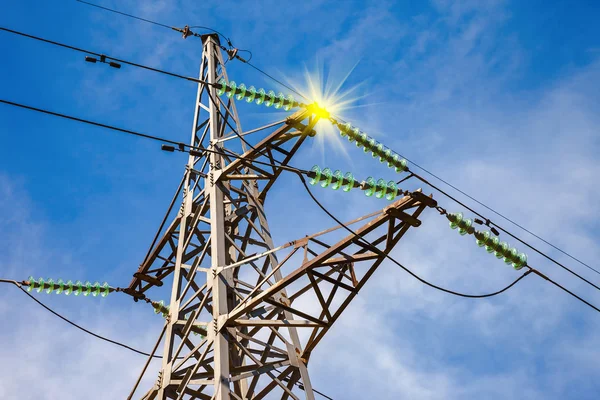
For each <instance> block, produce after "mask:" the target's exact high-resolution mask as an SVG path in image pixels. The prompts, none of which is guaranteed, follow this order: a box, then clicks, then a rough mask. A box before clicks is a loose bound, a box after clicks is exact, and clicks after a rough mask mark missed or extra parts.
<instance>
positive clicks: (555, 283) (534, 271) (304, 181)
mask: <svg viewBox="0 0 600 400" xmlns="http://www.w3.org/2000/svg"><path fill="white" fill-rule="evenodd" d="M297 175H298V177H299V178H300V180H301V181H302V184H303V185H304V188H305V189H306V191H307V192H308V194H309V195H310V197H311V199H312V200H313V201H314V202H315V204H317V206H318V207H319V208H320V209H321V210H322V211H323V212H325V213H326V214H327V215H328V216H329V217H330V218H331V219H333V220H334V221H335V222H336V223H337V224H339V225H341V226H342V227H343V228H344V229H346V230H347V231H348V232H350V233H351V234H352V235H354V236H355V237H356V239H357V241H362V242H363V244H366V245H367V246H368V247H369V248H370V249H371V251H373V252H375V253H377V254H379V255H383V256H385V257H386V258H387V259H388V260H390V261H392V262H393V263H394V264H396V265H398V266H399V267H400V268H402V269H404V270H405V271H406V272H408V273H409V274H410V275H412V276H413V277H414V278H416V279H417V280H419V281H420V282H422V283H424V284H425V285H427V286H430V287H432V288H434V289H437V290H441V291H443V292H446V293H449V294H453V295H456V296H460V297H468V298H485V297H493V296H496V295H498V294H501V293H503V292H505V291H506V290H508V289H510V288H511V287H513V286H514V285H515V284H517V283H518V282H519V281H520V280H521V279H523V278H525V277H526V276H527V275H529V274H530V273H532V272H533V273H535V274H536V275H538V276H540V277H542V278H543V279H545V280H547V281H548V282H550V283H552V284H553V285H555V286H557V287H558V288H560V289H562V290H564V291H565V292H567V293H569V294H570V295H571V296H573V297H575V298H576V299H577V300H579V301H581V302H582V303H584V304H586V305H588V306H589V307H591V308H593V309H594V310H596V311H598V312H600V309H599V308H598V307H596V306H594V305H592V304H591V303H589V302H588V301H586V300H584V299H582V298H581V297H580V296H578V295H576V294H575V293H573V292H571V291H570V290H568V289H567V288H565V287H564V286H562V285H560V284H559V283H557V282H555V281H554V280H552V279H550V278H548V277H547V276H546V275H544V274H543V273H541V272H539V271H538V270H536V269H534V268H531V267H530V266H528V265H527V266H526V268H528V270H527V271H526V272H525V273H523V274H522V275H521V276H520V277H519V278H517V279H516V280H515V281H513V282H512V283H511V284H510V285H508V286H507V287H505V288H503V289H501V290H498V291H497V292H494V293H489V294H485V295H468V294H464V293H458V292H454V291H452V290H448V289H444V288H442V287H439V286H437V285H434V284H432V283H430V282H427V281H426V280H424V279H422V278H420V277H419V276H417V275H416V274H414V273H413V272H412V271H410V270H409V269H408V268H406V267H405V266H403V265H402V264H400V263H399V262H398V261H397V260H395V259H394V258H393V257H391V256H389V255H388V254H386V253H384V252H382V251H381V250H379V249H378V248H377V247H375V246H374V245H373V244H372V243H370V242H368V241H367V240H365V239H364V238H362V237H361V236H360V235H358V234H357V233H356V232H354V231H353V230H352V229H350V228H349V227H348V226H346V225H345V224H344V223H342V222H341V221H340V220H339V219H337V218H336V217H335V216H334V215H333V214H332V213H331V212H330V211H329V210H327V208H326V207H325V206H323V205H322V204H321V202H319V201H318V200H317V198H316V197H315V196H314V195H313V193H312V192H311V190H310V188H309V187H308V185H307V184H306V180H305V179H304V177H303V176H302V175H301V174H297Z"/></svg>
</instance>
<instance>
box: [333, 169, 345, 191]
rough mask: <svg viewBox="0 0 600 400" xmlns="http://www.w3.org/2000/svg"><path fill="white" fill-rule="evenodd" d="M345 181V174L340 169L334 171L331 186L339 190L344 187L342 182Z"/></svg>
mask: <svg viewBox="0 0 600 400" xmlns="http://www.w3.org/2000/svg"><path fill="white" fill-rule="evenodd" d="M343 181H344V174H342V171H340V170H339V169H338V170H337V171H335V172H334V173H333V178H332V179H331V188H332V189H333V190H338V189H339V188H341V187H342V182H343Z"/></svg>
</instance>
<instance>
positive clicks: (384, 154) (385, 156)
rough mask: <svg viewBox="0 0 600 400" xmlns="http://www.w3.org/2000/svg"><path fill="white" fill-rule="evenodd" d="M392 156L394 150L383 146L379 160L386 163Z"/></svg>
mask: <svg viewBox="0 0 600 400" xmlns="http://www.w3.org/2000/svg"><path fill="white" fill-rule="evenodd" d="M391 158H392V150H391V149H388V148H387V147H385V146H383V149H382V151H381V155H380V156H379V161H381V162H382V163H385V162H389V160H390V159H391Z"/></svg>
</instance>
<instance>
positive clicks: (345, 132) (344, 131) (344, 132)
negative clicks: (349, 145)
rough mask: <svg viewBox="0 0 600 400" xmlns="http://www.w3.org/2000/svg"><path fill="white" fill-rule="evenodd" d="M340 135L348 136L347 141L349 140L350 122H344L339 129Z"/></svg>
mask: <svg viewBox="0 0 600 400" xmlns="http://www.w3.org/2000/svg"><path fill="white" fill-rule="evenodd" d="M340 135H342V137H344V136H348V140H350V138H351V137H352V124H351V123H350V122H346V123H345V124H344V125H342V126H341V127H340Z"/></svg>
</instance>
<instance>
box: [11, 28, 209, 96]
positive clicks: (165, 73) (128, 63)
mask: <svg viewBox="0 0 600 400" xmlns="http://www.w3.org/2000/svg"><path fill="white" fill-rule="evenodd" d="M0 31H4V32H8V33H12V34H15V35H19V36H23V37H26V38H29V39H34V40H38V41H40V42H44V43H48V44H52V45H55V46H59V47H63V48H65V49H70V50H74V51H78V52H80V53H84V54H92V55H95V56H97V57H105V58H106V59H108V60H114V61H116V62H118V63H122V64H126V65H131V66H132V67H137V68H142V69H145V70H148V71H152V72H158V73H160V74H164V75H169V76H172V77H175V78H181V79H185V80H187V81H191V82H195V83H203V84H205V85H208V84H209V83H208V82H205V81H202V80H200V79H196V78H192V77H190V76H185V75H180V74H176V73H174V72H169V71H165V70H162V69H158V68H153V67H148V66H146V65H142V64H138V63H134V62H131V61H127V60H122V59H120V58H116V57H111V56H109V55H106V54H101V53H98V52H95V51H91V50H86V49H82V48H79V47H75V46H71V45H68V44H64V43H60V42H55V41H53V40H49V39H44V38H41V37H39V36H34V35H30V34H28V33H23V32H19V31H15V30H13V29H9V28H4V27H1V26H0Z"/></svg>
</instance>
